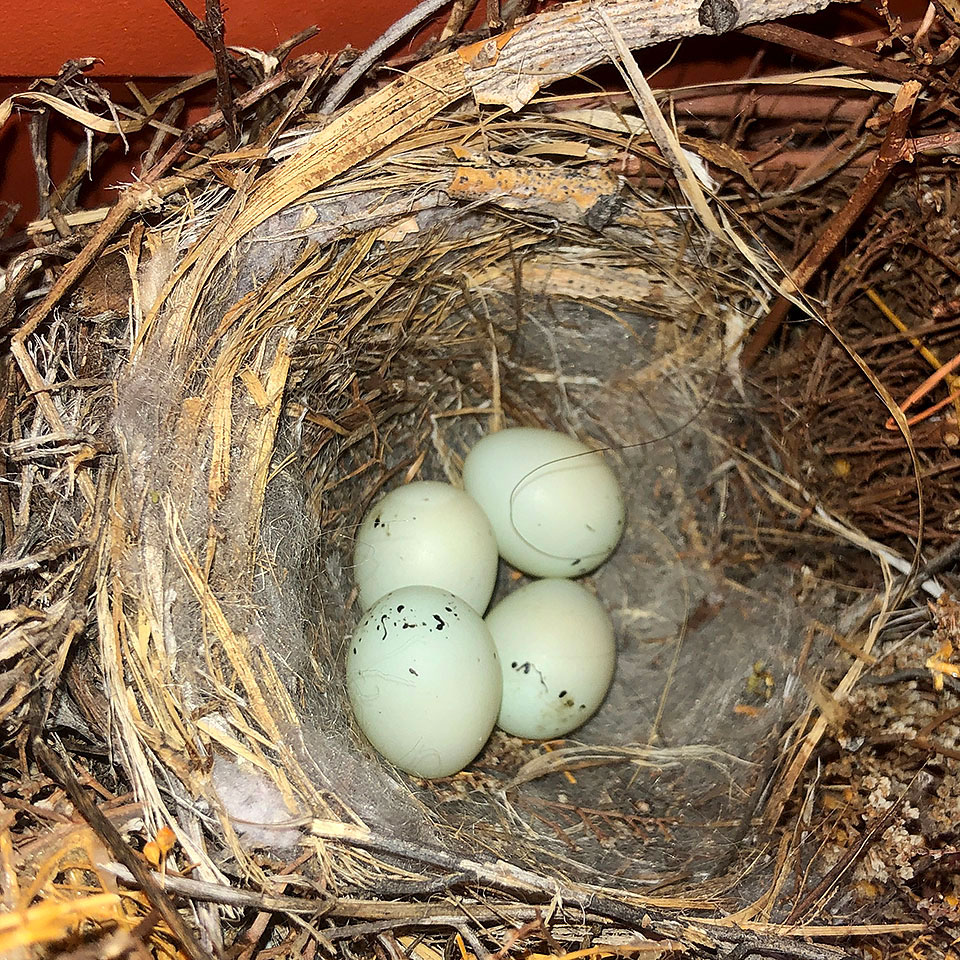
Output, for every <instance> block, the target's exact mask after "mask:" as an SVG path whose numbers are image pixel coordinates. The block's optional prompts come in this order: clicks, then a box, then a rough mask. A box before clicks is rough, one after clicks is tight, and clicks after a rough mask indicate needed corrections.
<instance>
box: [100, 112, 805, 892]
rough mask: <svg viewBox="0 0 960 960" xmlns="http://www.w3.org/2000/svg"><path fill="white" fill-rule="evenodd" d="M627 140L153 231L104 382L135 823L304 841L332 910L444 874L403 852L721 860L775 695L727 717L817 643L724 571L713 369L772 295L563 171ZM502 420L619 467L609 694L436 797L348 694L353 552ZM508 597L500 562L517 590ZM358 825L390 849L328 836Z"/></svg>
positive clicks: (553, 126) (566, 871)
mask: <svg viewBox="0 0 960 960" xmlns="http://www.w3.org/2000/svg"><path fill="white" fill-rule="evenodd" d="M630 137H631V132H630V130H629V129H624V130H623V131H622V132H620V133H614V132H611V131H609V130H602V129H599V128H592V127H590V126H589V125H587V124H584V123H583V122H580V121H579V120H570V119H565V118H564V117H562V116H557V115H549V114H544V115H541V116H538V117H537V118H536V122H535V123H529V124H525V123H524V121H523V120H522V119H517V118H511V117H503V116H490V117H484V118H483V121H482V123H478V122H477V118H476V116H475V115H472V114H471V115H469V116H458V115H449V116H445V117H443V118H442V119H441V120H438V121H436V122H434V124H433V125H431V126H428V127H427V128H425V130H424V131H423V132H421V133H420V134H417V135H416V136H412V137H410V138H408V139H407V140H406V141H404V142H403V143H402V144H401V145H398V146H397V147H394V148H392V149H391V150H388V151H387V152H386V154H385V155H378V156H377V157H376V158H375V159H373V160H371V161H368V162H366V163H363V164H360V165H358V166H355V167H353V168H352V169H350V170H349V171H348V172H347V173H346V174H344V175H342V176H340V177H338V178H336V179H334V180H333V181H332V182H331V183H329V184H328V185H327V186H325V187H322V188H319V189H317V190H315V191H313V192H311V193H310V194H308V195H307V196H306V197H300V196H297V197H296V199H295V201H291V203H289V204H287V205H284V204H282V203H279V202H277V201H275V200H274V201H273V206H274V207H275V208H276V209H277V212H275V213H274V214H272V215H271V216H269V217H267V218H265V219H264V220H263V221H262V222H260V223H259V224H258V225H256V226H255V227H254V228H252V229H247V228H245V227H244V225H243V224H244V216H245V214H246V212H247V211H248V210H249V209H250V207H251V206H253V205H255V202H256V197H257V191H256V188H254V189H253V191H252V194H251V197H247V198H241V197H240V196H239V195H238V194H234V195H228V194H227V193H226V191H223V190H222V189H217V188H215V187H212V186H211V187H209V188H208V189H207V191H206V192H204V193H203V195H202V196H200V197H199V198H197V197H190V198H180V200H177V201H174V202H171V201H170V200H168V201H167V202H166V204H165V206H164V211H163V213H164V216H163V218H162V219H160V218H157V219H156V222H153V223H151V224H150V226H149V228H148V229H147V230H146V231H145V233H140V232H138V233H137V236H136V238H135V239H136V245H135V251H136V255H135V256H134V257H133V258H131V262H132V264H133V268H134V270H135V275H136V276H137V279H138V284H137V297H136V298H135V302H134V309H133V317H134V321H133V324H132V327H129V328H126V329H124V325H123V324H122V323H118V325H117V330H116V331H115V333H116V334H117V341H116V342H118V343H123V345H124V347H123V349H122V350H117V351H116V352H115V353H114V354H113V355H112V356H110V357H108V359H107V363H108V364H109V365H111V369H112V370H113V371H114V373H113V375H114V376H115V377H116V398H117V403H116V412H115V416H113V417H112V419H111V420H110V429H111V430H112V431H114V433H115V436H116V439H117V443H118V449H119V451H120V456H119V458H118V462H117V465H116V469H115V471H114V472H113V473H112V474H111V475H110V476H109V478H107V477H105V478H104V482H106V483H108V484H109V500H110V503H111V512H110V520H109V522H105V523H104V526H103V528H102V531H101V533H102V536H103V539H104V546H103V555H104V556H105V557H107V558H109V559H108V560H107V561H105V567H104V569H103V570H102V575H101V576H100V578H99V580H98V607H97V609H98V617H99V631H100V637H101V646H100V656H99V659H100V663H101V667H102V670H103V676H104V683H105V687H106V691H107V694H108V696H109V699H110V703H111V711H112V716H113V721H114V730H115V734H116V736H117V737H118V741H119V742H120V743H121V744H122V756H123V757H124V759H125V762H126V765H127V769H128V771H129V773H130V775H131V778H132V779H133V781H134V784H135V786H136V788H137V790H138V793H139V795H140V796H142V797H144V798H146V800H147V811H148V821H149V820H150V819H151V818H152V819H153V821H154V822H155V823H156V824H158V825H159V824H161V823H163V822H173V823H175V824H177V825H178V829H179V835H180V839H181V842H183V843H184V846H185V848H186V850H187V852H188V854H189V855H191V856H193V857H195V858H197V859H198V860H199V861H200V862H203V863H205V864H207V865H208V868H209V869H210V870H211V871H212V872H213V873H216V871H217V870H218V868H217V867H216V865H215V862H214V861H215V859H216V858H215V857H214V856H213V855H212V853H211V851H215V850H216V849H217V848H218V847H220V846H221V845H223V844H225V845H226V846H227V847H228V848H229V849H230V851H231V852H232V854H233V855H234V856H235V857H236V858H238V859H239V860H241V862H243V863H245V864H247V865H248V867H250V868H251V869H252V861H250V859H249V853H250V851H251V850H252V849H255V848H268V849H271V850H274V851H277V852H281V853H282V852H284V851H287V850H289V849H290V848H291V847H292V846H294V845H295V844H296V843H298V842H300V841H303V842H307V843H314V844H316V848H317V851H318V853H319V859H318V861H317V862H318V863H319V864H320V865H321V867H322V870H323V872H324V874H325V877H326V880H327V881H328V882H330V883H331V884H332V885H333V886H334V887H335V888H337V889H343V888H345V887H348V886H350V885H359V886H363V887H364V888H365V889H371V886H372V888H373V889H376V884H377V883H378V882H382V883H387V882H389V883H397V882H401V881H409V880H411V877H412V879H413V880H418V879H419V880H422V876H421V875H420V874H413V875H411V874H410V872H409V866H410V859H409V858H410V855H411V850H412V849H414V848H415V849H416V850H418V851H420V852H421V853H422V852H423V851H434V852H435V853H436V851H443V852H444V853H445V855H449V856H451V857H454V858H461V860H456V859H455V860H453V861H450V863H454V862H466V861H462V858H468V859H469V862H470V863H472V864H474V865H475V864H477V863H490V864H494V863H497V862H507V863H512V864H515V865H518V867H523V868H525V869H527V870H529V871H531V873H530V876H536V877H558V876H562V877H564V878H566V880H568V881H572V882H576V883H578V884H585V885H587V886H592V887H595V888H598V887H603V888H605V889H608V890H609V889H614V890H617V891H619V892H620V893H621V894H622V895H624V896H630V895H638V896H642V895H643V894H644V893H645V892H646V891H648V890H649V889H650V887H651V886H652V885H661V886H662V885H663V883H665V882H666V883H669V882H670V879H669V878H670V876H671V875H674V874H677V873H683V874H684V876H687V877H689V876H691V875H692V876H694V877H700V878H705V877H708V876H710V875H711V874H712V873H713V872H715V871H716V870H717V869H719V867H720V864H721V863H722V862H723V861H724V859H725V858H726V856H727V854H728V852H729V850H730V847H731V844H732V843H733V833H734V832H735V830H734V829H731V825H733V826H734V827H735V824H736V812H737V811H739V810H740V809H742V806H743V804H744V802H745V800H746V798H747V797H748V795H749V792H750V789H751V786H750V785H751V780H752V776H751V775H752V770H753V767H752V761H753V759H754V753H755V750H756V745H757V743H759V742H760V741H761V739H762V738H763V736H764V734H765V733H766V732H767V731H768V730H769V729H770V727H771V726H772V725H773V724H775V723H777V722H778V719H779V717H780V715H781V712H782V709H783V690H782V686H776V685H775V684H771V688H770V690H768V691H764V697H761V702H762V705H763V708H764V709H762V710H758V711H756V715H755V716H744V715H740V714H737V713H736V712H735V709H734V708H735V705H736V704H737V703H738V702H740V701H741V700H743V699H744V698H747V699H749V697H750V696H751V695H752V694H751V692H750V679H751V676H752V671H754V667H755V665H756V664H757V663H758V662H762V663H764V664H766V667H765V669H767V668H769V670H771V671H773V674H772V675H775V674H777V672H778V671H779V669H780V668H781V666H783V665H784V664H786V663H787V662H789V658H790V657H791V653H792V651H791V650H790V643H789V642H784V637H789V636H791V635H796V634H797V633H798V631H791V630H790V625H791V624H792V623H793V618H794V617H795V615H796V613H795V610H794V609H793V603H792V601H791V600H790V598H789V595H788V592H787V590H786V584H787V582H788V579H789V576H788V574H787V572H785V571H784V570H781V569H779V568H773V567H772V568H770V569H769V570H768V571H767V572H766V573H764V574H763V575H762V576H760V577H758V576H757V575H750V576H748V577H747V578H746V579H744V576H743V575H741V574H737V573H736V572H735V569H734V567H735V564H734V565H731V566H724V564H723V563H722V562H720V561H721V559H722V557H723V554H724V552H725V550H726V549H727V547H728V544H727V541H726V537H727V534H728V529H729V524H728V522H725V520H724V518H725V517H726V516H728V515H729V514H730V512H731V511H732V510H733V506H734V502H733V501H734V498H732V497H731V493H730V487H729V484H728V471H729V466H730V464H729V461H727V458H726V455H725V453H724V444H725V443H726V442H727V441H726V440H725V438H724V435H725V434H726V433H729V432H730V428H731V425H734V426H735V425H736V424H737V423H738V417H739V414H738V413H737V403H736V398H735V397H734V399H733V400H730V399H729V397H728V396H727V394H728V390H729V387H728V381H727V379H726V376H725V363H726V359H727V351H728V349H729V344H731V343H733V342H735V339H736V332H737V331H738V330H740V329H742V328H743V323H744V321H743V318H744V317H749V316H751V315H753V314H754V313H755V312H756V311H757V310H758V309H759V308H760V305H761V303H762V302H763V301H764V299H765V293H764V283H763V279H762V277H761V276H760V275H759V274H758V273H757V271H756V269H755V268H754V267H753V266H751V265H749V264H747V263H745V262H744V261H743V260H742V258H741V256H740V254H739V253H737V252H736V250H735V249H734V248H733V247H732V246H730V245H727V244H724V243H723V242H722V241H721V240H719V239H718V238H717V236H716V235H714V234H710V233H708V232H707V231H705V230H704V229H703V228H702V227H701V226H700V224H699V223H698V221H697V220H696V218H695V217H694V216H692V215H691V213H690V211H689V210H688V209H687V207H686V205H685V204H683V203H678V202H677V200H678V195H677V194H676V193H675V192H674V190H673V188H672V187H671V185H670V183H669V181H663V180H661V181H659V182H653V183H651V184H648V185H646V186H644V185H643V184H638V183H636V182H634V183H632V184H631V183H627V182H626V181H624V180H622V179H621V178H620V177H618V176H617V175H616V174H615V173H612V172H611V171H610V169H609V168H608V167H607V166H593V165H589V164H567V163H565V162H563V161H562V160H560V161H558V160H557V159H556V158H557V156H558V155H559V156H561V157H562V155H563V149H562V148H561V146H560V145H562V144H566V145H567V148H569V144H570V142H571V139H572V138H576V140H577V141H578V142H580V143H582V144H584V145H585V146H586V147H588V148H591V149H595V150H601V149H603V150H611V149H613V150H616V149H620V148H624V149H625V148H626V147H627V144H628V141H629V139H630ZM296 145H297V144H296V143H293V144H292V145H290V144H287V145H285V146H284V147H283V148H282V150H283V151H286V152H289V151H290V150H291V149H292V147H296ZM265 181H267V183H266V186H265V185H264V183H261V184H260V187H261V188H262V189H266V188H267V187H269V182H268V181H269V177H267V178H265ZM241 200H243V202H241ZM244 202H245V203H246V205H247V206H246V207H245V206H244ZM140 229H141V228H138V231H139V230H140ZM131 245H132V244H131ZM725 343H726V344H727V346H726V347H725ZM507 425H532V426H542V427H549V428H551V429H557V430H563V431H565V432H568V433H571V434H573V435H575V436H577V437H579V438H581V439H582V440H584V441H586V442H588V443H590V444H591V445H593V446H596V447H597V448H602V449H604V450H605V451H606V453H605V454H604V455H605V456H606V457H607V458H608V459H609V462H610V463H611V466H612V467H613V468H614V470H615V472H616V473H617V475H618V477H619V480H620V483H621V486H622V488H623V490H624V493H625V498H626V502H627V510H628V528H627V530H626V533H625V535H624V538H623V541H622V542H621V544H620V546H619V548H618V550H617V551H616V553H615V554H614V556H613V557H612V558H611V560H610V561H608V562H607V563H606V564H605V565H604V566H603V567H602V568H601V569H600V570H598V571H596V572H595V573H594V574H592V575H591V576H589V577H587V578H586V580H585V582H586V583H587V584H588V586H589V587H590V588H591V589H593V590H595V591H596V593H597V595H598V596H599V597H600V599H601V600H602V601H603V603H604V604H605V606H606V607H607V609H608V610H609V611H610V613H611V616H612V618H613V620H614V624H615V627H616V633H617V642H618V648H619V653H618V668H617V676H616V678H615V681H614V686H613V688H612V690H611V692H610V695H609V696H608V698H607V700H606V702H605V704H604V706H603V707H602V708H601V710H600V711H599V712H598V713H597V715H596V716H595V717H594V718H593V719H592V720H591V721H590V722H589V723H588V724H587V725H586V726H584V727H583V728H582V729H581V730H579V731H577V732H575V733H574V734H573V735H572V739H568V740H566V741H563V742H561V743H554V744H550V745H548V746H547V747H544V746H543V745H540V744H536V743H530V742H524V741H520V740H518V739H516V738H512V737H508V736H506V735H504V734H501V733H498V732H497V733H495V734H494V736H493V737H492V739H491V741H490V743H489V744H488V746H487V748H486V749H485V750H484V752H483V753H482V754H481V755H480V757H478V758H477V760H476V761H475V762H474V763H473V764H472V765H471V766H470V767H469V768H468V769H467V770H466V771H465V772H464V773H462V774H460V775H458V776H457V777H454V778H451V779H449V780H441V781H433V782H425V781H417V780H415V779H412V778H409V777H406V776H404V775H401V774H399V773H398V772H397V771H395V770H393V769H392V768H391V767H390V766H389V765H388V764H386V763H385V762H384V761H383V760H382V759H381V758H379V757H378V756H377V755H376V754H375V753H374V752H373V751H372V750H371V749H370V747H369V746H368V745H367V744H366V743H365V742H364V740H363V738H362V736H361V735H360V734H359V732H358V731H357V729H356V727H355V725H354V723H353V720H352V717H351V714H350V710H349V705H348V703H347V699H346V694H345V684H344V678H343V660H344V652H345V642H346V639H347V638H348V636H349V633H350V631H351V630H352V628H353V626H354V625H355V623H356V619H357V616H358V610H357V608H356V606H355V605H354V603H353V598H354V588H353V583H352V577H351V569H350V566H351V562H352V555H353V535H354V531H355V529H356V527H357V526H358V524H359V522H360V520H361V518H362V516H363V514H364V512H365V511H366V510H367V509H368V508H369V506H370V505H371V504H372V502H373V501H374V500H375V499H376V498H377V497H379V496H380V495H382V494H383V493H384V492H385V491H386V490H387V489H389V488H391V487H392V486H395V485H397V484H399V483H401V482H403V481H404V480H406V479H409V478H411V477H413V476H417V477H420V478H428V479H441V480H448V481H450V482H453V483H457V482H458V480H459V475H460V469H461V465H462V461H463V457H464V456H465V454H466V452H467V450H468V449H469V448H470V446H471V445H472V444H473V443H474V442H475V441H476V440H477V439H479V438H480V437H481V436H482V435H484V434H485V433H487V432H489V431H490V430H492V429H498V428H501V427H503V426H507ZM725 461H726V463H725ZM737 577H739V580H738V579H737ZM741 581H742V582H741ZM515 585H516V583H515V578H514V576H512V575H511V573H510V571H509V570H507V569H506V568H503V569H502V572H501V582H500V584H499V586H498V595H502V593H503V592H504V591H505V590H507V589H509V588H510V587H513V586H515ZM495 599H496V598H495ZM131 688H132V689H136V691H137V696H136V698H135V699H134V700H131V698H130V697H129V696H128V695H127V692H126V691H127V690H129V689H131ZM770 694H772V699H770V701H769V702H767V700H766V696H768V695H770ZM468 695H469V691H465V696H468ZM410 709H411V710H416V709H417V704H416V703H411V705H410ZM198 802H199V803H200V807H199V808H198V807H197V803H198ZM204 807H206V809H208V810H210V811H211V812H213V813H215V814H216V815H217V816H218V822H219V824H220V827H219V828H218V829H217V830H215V831H213V834H209V833H208V834H207V836H206V839H204V834H203V832H202V831H200V830H198V829H196V825H197V823H199V822H200V821H198V819H197V817H198V814H197V810H198V809H200V810H202V809H203V808H204ZM724 821H727V827H726V828H724V827H722V826H719V827H718V826H717V824H718V823H723V822H724ZM206 822H208V823H209V821H206ZM191 824H192V825H193V826H192V827H191ZM345 830H349V831H353V833H352V834H351V836H352V837H353V839H354V840H357V838H358V837H361V835H362V838H365V840H364V843H366V845H367V846H368V847H373V848H377V849H379V851H380V854H379V855H378V856H377V857H373V858H371V857H370V856H369V855H368V854H366V853H363V852H362V851H358V849H357V848H356V847H354V846H349V845H340V844H337V843H334V842H330V841H331V840H336V839H337V838H338V837H343V836H344V833H343V831H345ZM725 830H726V832H724V831H725ZM358 831H359V833H358ZM211 840H212V841H213V843H212V846H211V847H210V849H209V850H208V849H207V848H206V844H209V843H210V842H211ZM398 844H399V846H398ZM411 845H412V846H411ZM398 856H400V857H403V856H406V857H407V859H406V860H404V859H400V860H398V859H397V857H398ZM415 859H416V858H415ZM429 861H430V857H426V861H425V862H429ZM433 863H434V866H436V865H437V864H440V865H446V866H449V863H448V862H447V861H446V860H444V858H443V857H440V858H439V859H437V858H436V856H434V860H433ZM404 864H405V866H404ZM411 889H413V888H411Z"/></svg>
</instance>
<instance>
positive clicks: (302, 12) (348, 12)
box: [0, 0, 414, 77]
mask: <svg viewBox="0 0 960 960" xmlns="http://www.w3.org/2000/svg"><path fill="white" fill-rule="evenodd" d="M413 5H414V4H413V2H411V0H350V2H349V3H345V2H342V0H230V2H229V3H224V8H225V9H226V21H227V43H230V44H237V45H240V46H248V47H259V48H261V49H269V48H271V47H274V46H276V45H277V44H278V43H280V42H281V41H282V40H285V39H286V38H287V37H290V36H292V35H293V34H295V33H297V32H298V31H299V30H302V29H303V28H304V27H306V26H309V25H310V24H313V23H315V24H317V25H318V26H319V27H320V28H321V31H322V32H321V34H320V36H319V37H318V38H317V40H316V41H314V43H313V48H314V49H317V50H321V49H324V50H339V49H341V48H342V47H344V46H346V45H347V44H353V45H354V46H357V47H364V46H367V45H368V44H369V43H370V41H371V40H373V39H374V38H375V37H376V36H378V35H379V34H380V33H381V32H382V31H383V29H384V27H386V26H387V25H388V24H390V23H392V22H393V21H394V20H396V19H397V17H398V16H401V15H402V14H403V13H404V12H406V10H407V9H409V8H410V7H412V6H413ZM187 6H189V7H190V8H191V9H192V10H193V11H194V12H195V13H197V14H198V15H199V16H201V17H202V16H203V2H202V0H188V2H187ZM3 7H4V25H3V29H2V30H0V75H3V76H6V77H16V76H21V77H36V76H47V75H49V74H56V72H57V70H59V69H60V65H61V64H62V63H63V61H64V60H67V59H70V58H73V57H99V58H100V59H101V60H103V66H102V67H101V68H100V72H101V73H102V74H104V75H111V76H118V77H122V76H137V77H171V76H189V75H190V74H193V73H198V72H200V71H201V70H206V69H207V68H208V67H209V65H210V58H209V54H208V53H207V52H206V50H205V48H204V47H203V46H202V44H200V42H199V41H198V40H197V39H196V38H195V37H194V36H193V34H192V33H190V32H189V31H188V30H187V29H186V27H184V25H183V24H182V23H181V22H180V20H179V19H178V18H177V17H176V16H175V15H174V13H173V12H172V11H171V10H170V8H169V7H168V6H167V5H166V4H165V3H164V2H163V0H59V2H58V0H7V2H5V3H4V4H3ZM305 49H306V48H305Z"/></svg>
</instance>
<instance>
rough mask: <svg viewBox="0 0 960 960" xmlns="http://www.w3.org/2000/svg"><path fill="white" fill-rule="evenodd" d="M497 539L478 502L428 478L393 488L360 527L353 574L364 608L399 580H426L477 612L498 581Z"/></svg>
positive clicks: (403, 583) (405, 583)
mask: <svg viewBox="0 0 960 960" xmlns="http://www.w3.org/2000/svg"><path fill="white" fill-rule="evenodd" d="M497 560H498V557H497V541H496V538H495V537H494V535H493V530H492V529H491V527H490V522H489V521H488V520H487V518H486V515H485V514H484V512H483V511H482V510H481V509H480V507H479V506H477V504H476V502H475V501H474V500H473V499H472V498H471V497H469V496H468V495H467V494H466V493H464V492H463V491H462V490H458V489H457V488H456V487H452V486H450V484H449V483H437V482H435V481H432V480H424V481H419V482H417V483H410V484H407V485H406V486H403V487H398V488H397V489H396V490H392V491H391V492H390V493H388V494H387V495H386V496H385V497H384V498H383V499H382V500H380V501H379V502H378V503H377V504H376V505H375V506H374V507H373V508H372V509H371V510H370V511H369V512H368V513H367V515H366V517H364V519H363V523H362V524H361V525H360V530H359V531H358V532H357V540H356V546H355V547H354V554H353V563H354V569H353V575H354V579H355V581H356V584H357V590H358V592H359V597H360V606H361V607H362V609H364V610H368V609H369V608H370V607H372V606H373V605H374V604H375V603H376V602H377V601H378V600H379V599H380V598H381V597H382V596H384V595H385V594H388V593H390V591H391V590H396V589H398V588H399V587H407V586H413V585H417V584H426V585H428V586H431V587H440V588H441V589H442V590H449V591H450V592H451V593H452V594H454V595H455V596H457V597H462V598H463V599H464V600H466V601H467V603H469V604H470V606H472V607H473V608H474V610H476V611H477V613H479V614H480V615H481V616H482V615H483V611H484V610H486V609H487V604H488V603H489V602H490V596H491V595H492V593H493V587H494V584H495V583H496V580H497Z"/></svg>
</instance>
